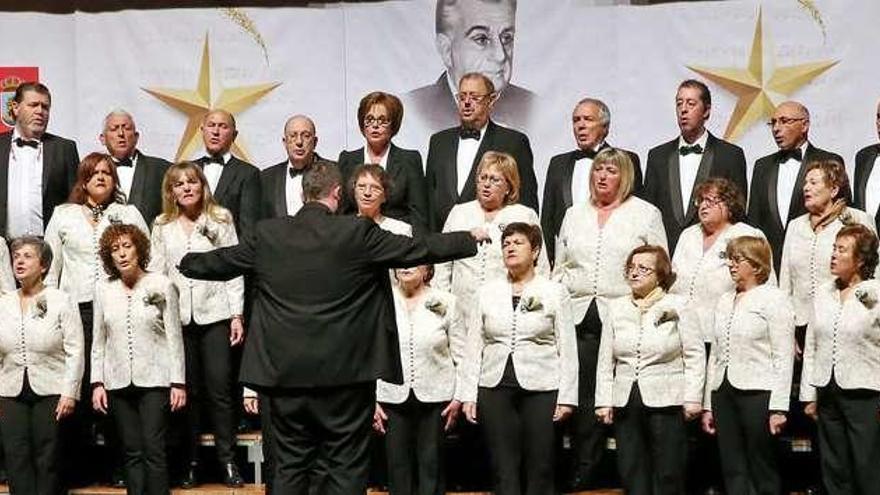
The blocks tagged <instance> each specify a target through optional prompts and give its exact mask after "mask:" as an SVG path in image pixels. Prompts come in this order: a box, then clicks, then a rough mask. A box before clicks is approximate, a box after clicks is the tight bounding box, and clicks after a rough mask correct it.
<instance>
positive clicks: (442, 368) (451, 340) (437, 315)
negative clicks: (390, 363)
mask: <svg viewBox="0 0 880 495" xmlns="http://www.w3.org/2000/svg"><path fill="white" fill-rule="evenodd" d="M393 292H394V314H395V317H396V318H397V333H398V342H399V343H400V364H401V366H402V367H403V384H402V385H395V384H392V383H388V382H385V381H383V380H378V381H377V383H376V400H377V401H379V402H386V403H389V404H401V403H403V402H405V401H406V399H407V398H408V397H409V393H410V390H412V392H413V394H414V395H415V397H416V399H418V400H419V401H420V402H447V401H450V400H452V399H453V398H455V399H459V400H461V390H460V387H461V383H462V374H463V362H464V352H465V335H466V330H465V326H464V321H463V320H462V318H461V313H460V312H459V311H458V305H457V303H456V299H455V296H453V295H452V294H450V293H448V292H444V291H441V290H437V289H432V288H430V287H429V288H427V289H426V290H425V292H424V293H423V294H421V295H420V296H419V297H418V298H417V300H416V303H415V306H413V307H412V309H409V308H407V306H406V301H405V299H404V298H403V295H402V294H401V293H400V289H399V288H398V287H394V290H393Z"/></svg>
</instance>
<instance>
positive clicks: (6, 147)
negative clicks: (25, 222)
mask: <svg viewBox="0 0 880 495" xmlns="http://www.w3.org/2000/svg"><path fill="white" fill-rule="evenodd" d="M11 145H12V131H9V132H7V133H6V134H3V135H2V136H0V198H3V199H2V200H0V203H2V205H3V206H2V208H3V219H2V220H0V222H2V223H4V224H5V223H6V220H5V219H6V211H5V210H6V197H7V193H8V190H9V188H8V187H7V186H8V182H9V151H10V148H11ZM4 234H5V233H4Z"/></svg>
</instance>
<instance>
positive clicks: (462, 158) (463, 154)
mask: <svg viewBox="0 0 880 495" xmlns="http://www.w3.org/2000/svg"><path fill="white" fill-rule="evenodd" d="M488 126H489V123H488V122H487V123H486V125H484V126H483V128H482V129H480V139H478V140H474V139H461V138H458V152H457V153H456V155H455V170H456V174H457V178H458V194H461V192H462V191H463V190H464V185H465V183H466V182H467V180H468V177H470V175H471V168H473V167H474V159H475V158H476V157H477V151H479V150H480V143H482V142H483V138H485V137H486V127H488Z"/></svg>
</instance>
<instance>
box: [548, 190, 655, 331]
mask: <svg viewBox="0 0 880 495" xmlns="http://www.w3.org/2000/svg"><path fill="white" fill-rule="evenodd" d="M644 244H655V245H659V246H663V248H664V249H665V248H666V230H665V229H664V227H663V219H662V217H661V216H660V210H658V209H657V208H656V207H654V205H652V204H650V203H648V202H646V201H643V200H641V199H639V198H636V197H635V196H630V197H629V198H628V199H627V200H626V201H624V202H623V203H621V205H620V206H618V207H617V209H615V210H614V211H613V212H612V213H611V215H610V216H609V217H608V219H607V220H606V222H605V225H604V226H602V227H600V226H599V210H597V209H596V207H595V206H593V204H592V203H589V202H588V203H580V204H575V205H572V206H571V207H569V208H568V210H566V212H565V218H563V220H562V226H561V227H560V228H559V238H558V240H557V243H556V265H555V266H554V268H553V279H554V280H557V281H559V282H560V283H562V285H564V286H566V287H567V288H568V293H569V295H570V296H571V302H572V316H573V317H574V321H575V323H578V322H580V321H581V320H583V319H584V315H586V314H587V309H588V308H589V307H590V303H591V302H593V298H598V304H599V312H600V315H601V314H602V312H603V311H604V309H605V307H604V306H605V302H606V301H607V300H609V299H612V298H615V297H620V296H624V295H627V294H629V293H630V288H629V285H627V283H626V277H624V273H623V269H624V266H623V265H624V264H625V262H626V257H627V256H629V253H630V251H632V250H633V249H635V248H636V247H638V246H641V245H644Z"/></svg>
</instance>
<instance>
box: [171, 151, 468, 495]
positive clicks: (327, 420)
mask: <svg viewBox="0 0 880 495" xmlns="http://www.w3.org/2000/svg"><path fill="white" fill-rule="evenodd" d="M340 180H341V177H340V174H339V171H338V168H337V167H336V166H335V165H332V164H328V163H325V162H319V163H316V164H314V165H313V166H312V168H311V169H310V170H309V171H308V172H306V174H305V177H304V178H303V197H304V198H305V200H306V204H305V206H303V208H302V209H301V210H300V211H299V212H298V213H297V214H296V215H294V216H293V217H282V218H275V219H267V220H263V221H262V222H260V223H259V224H257V226H256V229H255V230H254V233H253V234H252V235H249V236H246V237H245V238H244V240H243V242H242V243H241V244H239V245H238V246H234V247H229V248H223V249H218V250H215V251H212V252H209V253H201V254H192V253H191V254H188V255H186V256H185V257H184V258H183V260H182V261H181V264H180V268H181V272H182V273H183V274H184V275H185V276H187V277H193V278H205V279H212V280H226V279H229V278H232V277H235V276H238V275H241V274H243V273H250V274H252V276H253V279H254V287H255V289H256V296H255V300H254V308H253V315H252V317H251V327H250V328H251V333H250V336H249V338H248V340H247V341H246V343H245V350H244V361H243V363H242V368H241V381H242V382H243V383H244V384H245V385H247V386H248V387H250V388H253V389H255V390H258V391H260V392H262V393H264V394H266V395H267V396H268V397H269V403H270V409H271V413H270V415H271V424H272V430H273V435H274V445H275V453H276V459H277V463H278V464H277V468H276V470H275V484H274V492H275V493H283V494H285V495H301V494H302V495H305V494H307V493H308V491H309V478H310V477H312V476H314V474H315V469H316V467H317V466H319V465H322V466H327V472H326V475H325V476H324V479H323V485H322V486H321V487H320V489H319V491H318V493H321V494H322V495H325V494H326V495H343V494H344V495H354V494H358V495H362V494H363V493H364V491H365V489H366V482H367V472H368V465H369V462H368V461H369V448H368V447H369V435H370V423H371V420H372V416H373V409H374V405H375V400H376V395H375V387H376V385H375V380H376V379H378V378H381V379H383V380H385V381H390V382H392V383H402V371H401V365H400V349H399V347H398V345H399V344H398V339H397V327H396V322H395V316H394V304H393V301H392V295H391V286H390V284H391V279H390V278H389V277H388V269H389V268H390V267H393V266H404V265H417V264H423V263H434V262H440V261H444V260H450V259H454V258H462V257H468V256H473V255H474V254H476V251H477V250H476V243H475V242H474V236H476V234H473V235H472V234H470V233H467V232H457V233H450V234H442V235H439V234H437V235H427V236H418V237H416V238H408V237H403V236H397V235H394V234H390V233H388V232H386V231H383V230H382V229H380V228H379V227H378V226H377V225H376V223H375V222H373V221H371V220H369V219H364V218H358V217H354V216H339V215H334V212H335V211H336V210H337V208H338V206H339V201H340V195H341V191H342V188H341V185H340ZM480 237H483V236H482V235H480Z"/></svg>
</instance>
